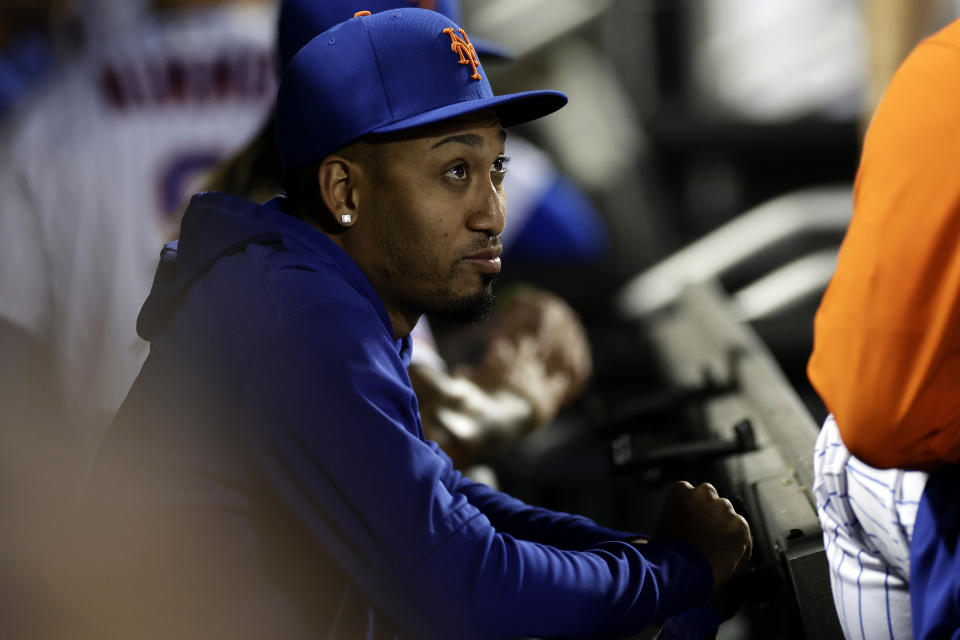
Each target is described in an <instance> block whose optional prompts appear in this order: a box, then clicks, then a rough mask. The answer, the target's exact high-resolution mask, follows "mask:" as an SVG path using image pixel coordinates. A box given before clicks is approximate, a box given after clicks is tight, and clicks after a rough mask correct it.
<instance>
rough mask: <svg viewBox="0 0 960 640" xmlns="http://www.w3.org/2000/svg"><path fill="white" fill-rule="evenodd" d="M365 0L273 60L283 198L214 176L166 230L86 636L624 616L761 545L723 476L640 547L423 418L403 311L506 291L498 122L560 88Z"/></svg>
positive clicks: (670, 506)
mask: <svg viewBox="0 0 960 640" xmlns="http://www.w3.org/2000/svg"><path fill="white" fill-rule="evenodd" d="M363 14H366V12H361V13H360V14H358V15H357V16H356V17H355V18H353V19H351V20H347V21H346V22H344V23H341V24H340V25H338V26H336V27H334V28H332V29H330V30H328V31H327V32H325V33H323V34H321V35H320V36H318V37H317V38H315V39H313V40H312V41H311V42H310V43H309V44H308V45H307V46H305V47H304V48H303V49H302V50H300V52H299V53H297V54H296V55H295V56H294V57H293V59H292V61H291V63H290V66H289V68H288V70H287V72H286V74H285V76H284V78H283V81H282V83H281V86H280V90H279V96H278V102H277V113H278V143H279V151H280V155H281V159H282V162H283V166H284V170H285V172H286V174H287V178H288V184H290V186H291V189H290V190H289V197H288V198H278V199H275V200H272V201H270V202H268V203H266V204H264V205H256V204H252V203H248V202H245V201H243V200H240V199H237V198H234V197H231V196H226V195H223V194H216V193H207V194H200V195H198V196H196V197H194V199H193V201H192V203H191V205H190V207H189V208H188V210H187V213H186V214H185V216H184V219H183V224H182V230H181V235H180V239H179V241H178V243H174V244H172V245H169V246H168V247H167V248H165V249H164V252H163V254H162V257H161V264H160V266H159V268H158V270H157V275H156V279H155V282H154V287H153V290H152V292H151V294H150V297H149V298H148V299H147V301H146V303H145V304H144V307H143V310H142V311H141V314H140V318H139V321H138V330H139V332H140V334H141V335H143V336H144V337H145V338H146V339H148V340H150V341H151V353H150V356H149V358H148V360H147V362H146V364H145V365H144V368H143V370H142V371H141V374H140V376H139V377H138V379H137V381H136V382H135V383H134V385H133V387H132V389H131V391H130V393H129V395H128V396H127V399H126V401H125V402H124V405H123V406H122V407H121V409H120V411H119V413H118V415H117V418H116V420H115V422H114V425H113V427H112V429H111V432H110V434H109V435H108V437H107V440H106V442H105V444H104V447H103V449H102V451H101V455H100V457H99V459H98V461H97V464H96V468H95V470H94V477H93V479H92V481H91V485H90V488H89V491H88V494H89V502H88V505H89V509H88V512H87V515H89V516H90V518H91V520H90V522H89V523H88V524H89V526H91V527H92V531H93V534H94V535H93V539H94V540H96V542H97V543H99V545H100V546H99V548H94V549H92V550H91V551H90V553H89V554H88V555H87V556H86V557H87V558H89V559H91V560H92V561H91V562H89V564H88V565H87V567H86V569H85V572H84V571H81V572H80V573H79V575H81V576H82V577H83V578H84V584H85V585H89V586H90V589H89V590H90V591H91V595H90V597H91V598H93V599H94V601H93V602H92V603H90V604H89V605H88V606H86V607H84V611H86V612H101V613H102V614H103V615H96V614H91V616H90V617H91V620H88V621H87V622H88V623H89V624H90V625H91V626H92V628H93V632H92V633H91V635H93V636H97V637H137V638H144V637H164V638H169V637H204V638H211V637H214V638H220V637H223V638H228V637H229V638H237V637H246V638H254V637H256V638H259V637H264V638H267V637H269V638H307V637H329V638H360V637H364V638H401V637H402V638H509V637H517V636H551V637H552V636H578V637H583V636H597V635H603V636H623V635H629V634H632V633H635V632H637V631H639V630H640V629H642V628H643V627H645V626H647V625H648V624H650V623H652V622H654V621H656V620H661V619H664V618H667V617H669V616H673V615H676V614H679V613H682V612H684V611H687V610H690V609H693V608H695V607H698V606H700V605H702V604H703V603H705V602H706V601H707V599H708V598H709V597H710V595H711V592H712V591H713V589H714V588H715V587H719V586H721V585H722V584H723V583H724V582H725V581H726V580H727V579H728V578H729V577H730V575H731V574H732V573H733V571H734V570H735V569H736V567H737V566H738V564H739V563H740V562H741V561H742V560H743V558H745V557H747V556H748V555H749V551H750V534H749V529H748V527H747V524H746V522H745V521H744V520H743V519H742V518H741V517H740V516H738V515H737V514H736V513H735V512H734V511H733V509H732V507H731V506H730V503H729V502H728V501H726V500H722V499H720V498H719V497H718V496H717V495H716V492H715V491H714V490H713V488H712V487H710V486H709V485H701V486H699V487H697V488H696V489H694V488H693V487H692V486H690V485H688V484H685V483H681V484H678V485H677V486H676V487H674V489H673V491H672V493H671V495H670V497H669V498H668V501H667V507H666V508H665V511H664V515H663V516H662V518H661V520H660V523H659V525H658V527H657V530H656V531H655V533H654V536H653V537H652V538H650V539H643V540H640V539H636V538H635V536H634V535H633V534H629V533H626V532H620V531H614V530H610V529H607V528H604V527H601V526H599V525H597V524H595V523H593V522H591V521H590V520H587V519H585V518H581V517H577V516H571V515H568V514H560V513H555V512H551V511H547V510H543V509H537V508H533V507H529V506H527V505H524V504H522V503H520V502H518V501H516V500H514V499H512V498H510V497H509V496H506V495H504V494H501V493H498V492H495V491H493V490H492V489H490V488H488V487H485V486H483V485H477V484H474V483H472V482H470V481H468V480H466V479H464V478H463V477H461V476H460V474H459V473H458V472H457V471H456V470H455V469H454V468H453V467H452V465H451V463H450V460H449V458H447V457H446V456H445V455H444V454H443V453H442V452H441V451H440V450H439V448H438V447H437V446H436V445H434V444H432V443H430V442H428V441H426V440H425V439H424V437H423V432H422V429H421V426H420V422H419V417H418V410H417V402H416V397H415V395H414V393H413V390H412V388H411V386H410V382H409V378H408V376H407V373H406V364H407V361H408V359H409V355H410V339H409V332H410V330H411V329H412V327H413V326H414V325H415V324H416V322H417V319H418V318H419V316H420V314H422V313H424V312H425V311H431V312H435V313H441V314H446V315H451V316H456V317H462V318H471V317H475V316H477V315H479V314H481V313H482V312H483V311H484V309H485V308H486V307H487V306H488V305H489V301H490V296H491V288H490V287H491V281H492V279H493V277H494V276H495V275H496V273H497V272H499V270H500V257H499V256H500V251H501V243H500V232H501V231H502V229H503V225H504V214H505V199H504V193H503V189H502V184H501V183H502V179H503V173H504V158H503V144H504V139H505V137H506V134H505V132H504V127H507V126H510V125H513V124H518V123H520V122H524V121H528V120H531V119H534V118H537V117H541V116H544V115H546V114H548V113H550V112H552V111H555V110H556V109H559V108H560V107H561V106H562V105H563V104H564V103H565V102H566V98H565V96H563V95H562V94H559V93H556V92H550V91H540V92H527V93H521V94H512V95H505V96H494V95H493V92H492V90H491V89H490V86H489V84H488V83H487V80H486V77H485V75H486V74H485V72H484V70H483V67H482V65H481V64H480V63H479V60H478V59H477V57H476V52H475V50H474V49H473V46H472V45H471V42H470V38H469V36H468V35H467V34H466V33H465V32H464V31H463V30H462V29H461V28H460V27H459V26H458V25H456V24H455V23H453V22H452V21H450V20H449V19H447V18H445V17H443V16H441V15H439V14H437V13H434V12H430V11H425V10H421V9H400V10H396V11H388V12H383V13H379V14H376V15H363Z"/></svg>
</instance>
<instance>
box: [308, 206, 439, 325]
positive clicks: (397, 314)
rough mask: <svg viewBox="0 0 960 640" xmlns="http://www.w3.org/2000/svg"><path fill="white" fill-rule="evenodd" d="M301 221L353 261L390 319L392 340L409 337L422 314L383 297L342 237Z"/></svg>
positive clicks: (312, 221)
mask: <svg viewBox="0 0 960 640" xmlns="http://www.w3.org/2000/svg"><path fill="white" fill-rule="evenodd" d="M301 220H304V221H305V222H307V223H309V224H310V226H312V227H313V228H314V229H316V230H317V231H319V232H320V233H322V234H323V235H325V236H327V237H328V238H330V240H332V241H333V243H334V244H335V245H337V246H338V247H340V248H341V249H343V252H344V253H346V254H347V255H348V256H350V259H351V260H353V262H354V264H356V265H357V267H359V268H360V271H362V272H363V274H364V275H365V276H366V277H367V280H368V281H370V284H371V286H373V290H374V291H375V292H376V293H377V297H378V298H379V299H380V303H381V304H382V305H383V308H384V309H386V310H387V317H389V318H390V326H391V328H392V329H393V338H394V340H399V339H400V338H405V337H406V336H407V335H409V334H410V332H411V331H413V328H414V327H415V326H416V324H417V321H418V320H420V316H421V315H422V313H420V312H419V311H413V310H411V309H407V308H405V307H404V305H400V304H396V303H394V302H393V301H392V300H391V299H389V298H388V297H386V296H384V295H383V292H381V291H380V289H379V288H378V287H377V283H376V281H375V280H374V279H373V278H371V277H370V274H369V273H368V272H367V270H366V269H364V268H363V265H362V264H359V263H358V262H357V261H356V260H354V258H353V253H352V252H351V251H350V247H349V243H347V242H345V241H344V237H343V235H339V234H330V233H327V232H326V231H324V229H323V227H321V226H320V224H319V223H318V222H317V221H316V220H314V219H313V218H301Z"/></svg>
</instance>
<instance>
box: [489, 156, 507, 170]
mask: <svg viewBox="0 0 960 640" xmlns="http://www.w3.org/2000/svg"><path fill="white" fill-rule="evenodd" d="M509 162H510V158H508V157H506V156H500V157H499V158H497V159H496V160H494V161H493V166H492V167H491V170H492V171H493V172H494V173H506V172H507V164H509Z"/></svg>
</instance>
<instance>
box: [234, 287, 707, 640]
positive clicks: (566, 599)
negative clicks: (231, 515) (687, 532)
mask: <svg viewBox="0 0 960 640" xmlns="http://www.w3.org/2000/svg"><path fill="white" fill-rule="evenodd" d="M344 334H349V335H348V336H344ZM241 393H242V397H243V402H244V403H245V405H246V410H247V412H248V415H249V416H250V418H251V421H252V422H251V424H252V427H253V431H252V436H253V439H252V441H251V442H250V444H251V445H252V446H250V448H249V456H250V458H251V460H252V462H253V466H254V468H255V470H256V472H257V473H259V474H260V475H262V477H263V479H264V481H265V482H266V483H267V485H268V487H269V489H270V490H271V491H273V492H274V493H275V494H276V495H277V496H278V497H279V499H280V500H282V501H283V502H284V503H285V504H286V505H287V507H288V509H289V511H290V513H291V514H292V516H293V517H294V518H295V519H296V520H297V521H299V522H300V523H301V524H302V525H303V526H304V527H305V528H306V529H307V530H308V531H309V532H310V534H311V536H312V538H313V539H314V540H315V541H316V543H317V545H318V546H319V547H320V548H322V549H323V550H325V551H326V552H327V553H329V554H330V555H331V556H333V557H335V558H336V559H337V560H338V562H340V564H341V565H342V566H343V567H344V568H345V569H346V571H347V572H348V573H349V574H350V575H351V577H352V578H353V579H354V580H355V581H356V582H357V584H358V585H359V586H360V588H361V589H362V590H363V591H364V593H366V594H367V596H368V597H369V598H370V599H371V601H373V603H374V604H376V605H377V606H378V607H379V608H381V609H382V610H384V611H385V612H386V613H387V614H388V615H389V616H390V617H391V618H393V620H395V621H396V622H397V623H398V624H399V625H400V626H401V627H403V628H405V629H406V630H407V631H408V633H409V634H410V635H411V636H413V637H420V638H494V637H517V636H540V637H543V636H550V637H558V636H622V635H628V634H631V633H635V632H637V631H639V630H640V629H642V628H643V627H645V626H647V625H648V624H650V623H651V622H654V621H656V620H660V619H664V618H666V617H669V616H671V615H675V614H677V613H679V612H682V611H685V610H687V609H690V608H692V607H694V606H697V605H699V604H701V603H703V602H704V601H705V600H706V598H707V597H708V596H709V594H710V592H711V590H712V586H713V585H712V574H711V572H710V568H709V565H708V564H707V562H706V559H705V558H704V557H703V556H702V554H700V553H699V552H698V551H696V550H694V549H693V548H692V547H689V546H686V545H683V544H682V543H672V542H668V543H661V542H651V543H650V544H647V545H643V546H644V549H643V552H642V553H641V551H640V550H639V549H638V548H637V547H635V546H632V545H630V544H627V543H625V542H619V541H606V542H600V543H597V544H592V545H589V546H586V545H588V544H589V543H590V542H592V541H589V540H586V537H587V536H581V538H582V539H581V540H578V545H577V546H585V547H586V548H584V549H583V550H576V551H575V550H567V549H561V548H559V547H557V546H552V545H548V544H542V543H539V542H533V541H530V540H524V539H522V538H520V537H518V536H516V535H511V534H510V533H507V532H506V531H501V530H499V529H498V528H497V527H495V526H494V524H493V523H492V521H491V518H489V517H487V516H486V515H485V514H484V512H483V511H482V510H481V509H480V508H478V506H477V504H479V505H480V506H482V507H484V508H486V509H487V510H489V511H490V512H491V515H492V516H493V520H495V521H501V522H506V523H507V525H508V526H509V528H511V529H514V530H515V531H516V532H518V533H529V532H531V531H533V532H540V533H543V532H545V531H548V530H550V529H551V527H550V526H546V527H544V526H540V525H539V524H537V523H536V520H537V517H538V515H539V517H541V518H544V519H546V520H550V519H551V516H549V515H548V514H547V513H546V512H543V513H538V512H525V509H524V508H523V507H522V506H520V505H521V504H522V503H516V501H512V500H507V499H506V498H500V497H499V496H493V495H484V492H481V491H478V490H477V488H476V487H472V486H469V485H465V484H463V483H462V482H461V481H453V480H452V477H453V476H451V474H452V473H455V472H452V470H451V467H450V465H449V460H447V459H446V458H445V457H444V456H441V455H438V453H437V452H436V451H435V450H434V449H432V448H431V447H430V446H428V445H427V444H426V443H425V442H424V441H423V440H422V439H421V437H420V435H419V434H420V428H419V418H418V415H417V405H416V397H415V396H414V394H413V390H412V388H411V386H410V384H409V380H408V378H407V374H406V371H405V368H404V366H403V363H402V362H401V360H400V358H399V357H398V355H397V351H396V346H395V343H394V342H393V340H392V336H390V335H388V334H387V332H386V331H385V330H384V327H383V323H382V321H381V320H380V319H379V318H378V317H377V316H376V314H375V313H373V312H371V311H370V310H369V309H363V308H359V307H350V306H343V305H319V306H315V307H311V308H308V309H304V310H302V311H300V312H298V313H296V314H294V315H293V316H291V317H289V318H288V319H287V320H286V321H285V322H283V324H282V325H281V326H280V327H279V328H278V329H277V330H276V331H275V332H274V333H273V334H272V335H271V336H270V338H269V339H267V340H266V341H265V343H264V344H262V345H261V347H260V349H259V356H257V357H256V358H255V359H254V361H253V362H252V363H251V366H250V367H249V369H248V370H247V372H246V374H245V376H244V380H243V385H242V389H241ZM471 494H472V497H473V502H472V501H471V499H470V495H471ZM474 502H475V503H477V504H475V503H474ZM525 513H526V514H529V515H525ZM524 518H526V519H528V520H529V522H528V523H526V524H524V523H523V522H522V521H523V520H524ZM554 518H556V519H557V520H555V522H554V524H556V522H558V521H559V522H562V521H564V519H565V518H566V516H554ZM577 527H587V528H589V527H588V525H586V524H585V523H582V522H579V521H578V522H577V523H576V526H574V529H576V528H577ZM596 533H597V535H598V537H601V538H602V537H606V536H605V534H601V533H600V532H596ZM543 537H544V538H545V539H546V538H551V537H552V536H551V535H547V534H544V535H543ZM580 542H582V544H579V543H580Z"/></svg>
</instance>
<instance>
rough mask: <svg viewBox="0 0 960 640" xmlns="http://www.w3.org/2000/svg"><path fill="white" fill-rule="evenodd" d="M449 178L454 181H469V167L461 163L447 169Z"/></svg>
mask: <svg viewBox="0 0 960 640" xmlns="http://www.w3.org/2000/svg"><path fill="white" fill-rule="evenodd" d="M446 175H447V177H449V178H453V179H454V180H466V179H467V165H465V164H463V163H461V164H458V165H455V166H453V167H450V168H449V169H447V173H446Z"/></svg>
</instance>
